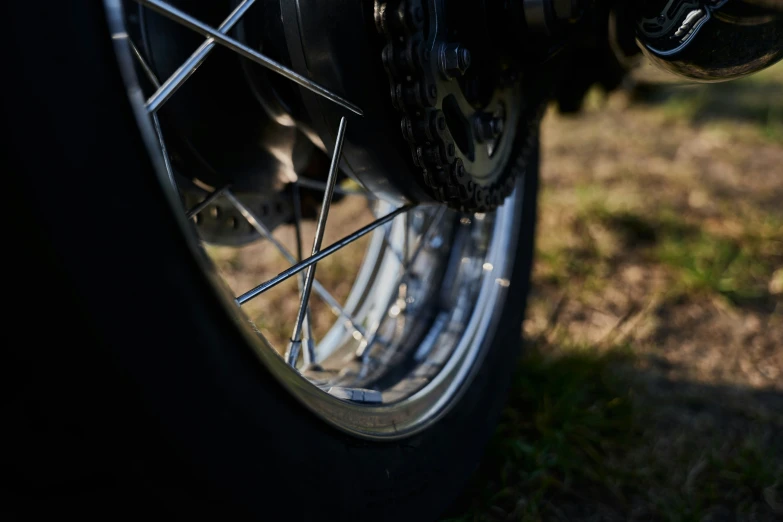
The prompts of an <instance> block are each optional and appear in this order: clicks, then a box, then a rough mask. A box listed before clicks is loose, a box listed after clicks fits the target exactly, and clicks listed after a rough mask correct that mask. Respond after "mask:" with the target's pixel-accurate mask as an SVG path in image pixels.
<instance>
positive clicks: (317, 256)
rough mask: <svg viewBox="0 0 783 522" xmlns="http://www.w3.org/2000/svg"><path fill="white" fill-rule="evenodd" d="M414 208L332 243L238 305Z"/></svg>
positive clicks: (405, 207)
mask: <svg viewBox="0 0 783 522" xmlns="http://www.w3.org/2000/svg"><path fill="white" fill-rule="evenodd" d="M413 208H415V205H403V206H401V207H399V208H397V209H395V210H393V211H391V212H389V213H388V214H386V215H385V216H383V217H381V218H379V219H376V220H375V221H373V222H372V223H370V224H369V225H365V226H364V227H362V228H360V229H359V230H357V231H356V232H353V233H352V234H348V235H347V236H345V237H344V238H342V239H341V240H339V241H337V242H335V243H332V244H331V245H329V246H328V247H326V248H324V249H323V250H321V251H319V252H318V253H317V254H315V255H312V256H310V257H308V258H307V259H304V260H302V261H300V262H299V263H296V264H295V265H293V266H292V267H290V268H288V269H286V270H283V271H282V272H280V273H279V274H277V275H276V276H275V277H273V278H272V279H269V280H268V281H265V282H263V283H261V284H260V285H258V286H256V287H255V288H252V289H250V290H248V291H247V292H245V293H244V294H242V295H240V296H239V297H237V298H236V301H237V303H239V304H245V303H247V302H248V301H250V300H251V299H254V298H256V297H258V296H259V295H261V294H263V293H264V292H266V291H267V290H269V289H271V288H274V287H276V286H277V285H279V284H280V283H282V282H283V281H285V280H286V279H289V278H291V277H293V276H295V275H296V274H298V273H299V272H301V271H302V270H304V269H306V268H307V267H309V266H311V265H313V264H315V263H317V262H319V261H320V260H322V259H323V258H325V257H328V256H330V255H332V254H334V253H335V252H337V251H338V250H340V249H342V248H344V247H346V246H348V245H350V244H351V243H353V242H354V241H356V240H357V239H359V238H361V237H364V236H366V235H367V234H369V233H370V232H372V231H373V230H375V229H376V228H378V227H381V226H383V225H385V224H386V223H388V222H390V221H391V220H392V219H394V218H396V217H397V216H399V215H400V214H403V213H405V212H408V211H410V210H411V209H413Z"/></svg>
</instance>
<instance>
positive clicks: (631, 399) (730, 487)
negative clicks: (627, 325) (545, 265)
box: [451, 343, 783, 522]
mask: <svg viewBox="0 0 783 522" xmlns="http://www.w3.org/2000/svg"><path fill="white" fill-rule="evenodd" d="M544 353H547V354H548V355H544ZM634 362H635V357H634V356H633V355H632V353H631V352H630V351H629V349H628V347H625V346H620V347H615V348H613V349H610V350H608V351H603V352H598V351H596V350H594V349H592V347H590V346H580V345H568V344H567V343H564V344H560V345H559V347H558V349H557V355H551V350H550V349H549V348H548V347H546V346H544V347H541V346H532V347H531V349H530V351H529V353H528V355H527V356H526V357H524V358H523V360H522V361H521V362H520V366H519V370H518V372H517V375H516V378H515V380H514V383H513V387H512V390H511V394H510V400H509V404H508V406H507V408H506V410H505V411H504V414H503V420H502V421H501V423H500V425H499V427H498V428H497V432H496V434H495V437H494V439H493V442H492V444H491V446H490V448H489V450H488V453H487V457H486V458H485V461H484V462H483V464H482V467H481V468H480V470H479V472H478V474H477V475H476V477H474V480H473V484H472V486H471V488H470V490H469V491H468V492H467V494H466V498H468V499H470V501H469V502H464V501H463V504H462V505H460V506H459V509H460V510H462V511H463V514H462V515H461V516H460V517H458V518H454V519H451V520H455V521H457V520H458V521H464V522H467V521H491V520H568V519H571V518H577V519H590V520H604V519H606V518H608V519H618V520H623V519H626V518H628V517H631V516H632V515H634V514H636V515H643V516H642V517H641V518H642V519H644V520H676V521H690V520H694V521H698V520H703V519H704V517H705V516H707V515H710V514H715V513H726V512H728V513H729V514H730V515H731V517H730V518H731V519H753V518H754V517H760V518H757V519H759V520H772V519H773V518H772V510H771V508H770V506H771V505H773V504H774V503H775V502H776V498H778V497H779V495H780V493H781V492H780V487H781V486H783V474H782V473H783V468H782V467H781V464H780V461H779V460H776V459H775V458H771V457H772V455H773V453H772V452H773V451H774V444H775V440H774V435H773V437H772V438H771V437H770V436H769V433H767V436H766V438H764V437H762V436H759V435H757V434H754V433H743V434H740V435H739V436H734V435H728V434H726V433H725V432H721V431H715V432H711V431H710V430H706V432H705V433H698V430H697V431H696V432H692V431H690V430H692V427H691V426H689V425H687V423H683V422H682V421H667V419H666V418H665V415H662V413H661V410H663V409H664V406H665V405H664V406H662V405H661V404H659V403H656V402H654V401H650V400H648V399H647V398H646V397H645V396H644V392H643V391H639V390H637V388H638V382H637V383H634V376H635V374H634V370H633V367H634ZM662 416H663V417H664V421H665V424H664V428H663V429H664V430H666V434H667V435H668V436H669V437H670V439H671V440H666V441H665V442H664V443H663V447H661V444H662V441H661V438H660V435H661V434H660V431H659V428H658V427H655V426H656V424H658V423H660V422H661V417H662ZM651 427H655V428H652V429H651Z"/></svg>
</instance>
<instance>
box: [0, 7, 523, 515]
mask: <svg viewBox="0 0 783 522" xmlns="http://www.w3.org/2000/svg"><path fill="white" fill-rule="evenodd" d="M2 11H4V14H5V16H4V17H3V19H4V20H5V21H6V33H5V37H6V38H5V42H6V44H7V47H6V52H5V55H4V61H5V67H6V71H10V72H11V74H10V75H9V76H7V77H6V78H5V79H4V81H2V82H0V84H1V85H0V89H2V107H3V113H2V119H1V122H2V123H1V125H2V129H3V136H5V140H4V143H3V148H4V149H5V150H4V151H3V156H2V158H3V159H2V161H3V167H4V168H3V172H4V177H5V181H6V183H5V185H4V188H5V190H6V201H7V203H10V205H11V208H10V210H9V214H7V215H6V218H7V220H8V223H9V225H8V226H7V227H6V233H10V234H11V237H10V238H8V237H6V247H7V249H8V250H6V256H5V257H6V260H7V261H8V260H9V259H10V261H11V265H10V268H6V270H7V272H6V273H7V274H8V275H10V276H11V277H10V278H9V279H8V280H7V284H6V285H5V287H4V290H5V295H4V298H5V300H6V302H7V303H13V304H14V311H13V312H11V315H10V318H9V316H8V315H6V320H7V321H8V322H7V323H6V324H7V327H6V328H4V331H5V332H6V336H7V337H8V338H7V339H6V340H5V342H4V345H5V346H6V358H5V360H4V362H3V364H2V365H1V366H0V367H1V368H2V370H0V372H2V375H0V378H2V382H3V383H5V384H6V385H7V390H6V392H5V393H4V395H3V397H4V402H5V405H4V407H3V415H4V425H5V426H6V427H7V428H6V429H5V430H4V432H6V434H7V435H10V437H9V438H7V439H6V444H5V447H4V449H3V450H2V459H3V461H4V465H3V466H2V467H1V468H0V469H2V471H0V473H2V474H3V475H2V477H0V480H2V482H3V483H4V484H5V485H4V486H3V489H4V496H5V498H6V499H8V500H7V501H5V502H2V503H0V506H2V507H0V509H2V510H3V511H4V512H6V513H5V514H6V515H12V516H10V517H8V516H6V517H3V519H4V520H15V519H25V520H26V519H37V518H40V517H41V516H42V515H43V514H44V513H49V512H50V511H53V512H56V513H58V514H62V513H71V512H73V513H76V514H78V515H79V516H80V517H81V518H82V519H84V518H102V519H112V520H115V519H118V518H120V519H121V518H136V519H138V517H139V516H144V517H146V518H149V517H150V516H155V515H160V514H162V513H166V514H167V516H168V517H173V518H177V519H179V518H186V517H187V518H189V519H192V518H193V517H194V516H196V517H198V518H199V519H201V518H204V517H206V516H210V517H213V518H215V517H220V518H221V519H243V518H250V517H253V518H255V519H265V520H298V519H301V520H316V519H320V520H323V519H326V520H332V519H334V520H337V519H339V520H369V519H372V520H432V519H434V518H436V517H437V516H438V515H439V514H440V513H442V511H443V510H444V509H445V508H446V507H447V506H448V505H449V503H450V502H452V501H453V500H454V499H455V497H456V495H458V494H459V492H460V490H461V488H462V487H463V485H464V484H465V482H466V480H467V479H468V477H469V475H470V473H471V472H472V471H473V469H474V468H475V466H476V465H477V463H478V461H479V459H480V456H481V452H482V449H483V446H484V445H485V443H486V442H487V440H488V438H489V437H490V435H491V433H492V431H493V429H494V425H495V422H496V420H497V417H498V415H499V413H500V410H501V408H502V406H503V402H504V400H505V390H506V387H507V384H508V382H509V378H510V374H511V372H512V370H513V367H514V362H515V360H516V358H517V355H518V353H519V350H520V341H519V340H520V325H521V321H522V317H523V313H524V304H525V299H526V296H527V292H528V281H529V272H530V264H531V257H532V252H533V231H534V222H535V215H536V191H537V172H535V171H534V170H535V169H532V168H531V169H529V170H528V173H527V176H526V178H525V196H524V199H525V201H524V205H523V207H522V212H523V215H522V223H523V226H522V229H521V231H520V236H519V241H518V245H517V252H516V264H515V269H514V277H513V278H512V280H511V287H510V296H511V299H510V302H508V306H507V307H506V308H505V311H504V313H503V318H502V321H501V325H502V326H501V328H499V329H498V331H497V332H495V342H494V345H493V347H492V348H491V349H490V350H488V352H487V355H486V358H485V360H484V363H483V365H482V368H481V370H480V372H479V373H478V374H477V375H476V377H475V379H474V380H473V381H472V382H471V384H470V388H469V389H468V391H467V393H465V394H464V395H463V397H462V399H461V400H460V401H459V403H458V404H456V405H455V407H454V408H453V409H452V410H451V411H450V413H448V414H447V415H446V416H445V417H444V418H442V419H441V420H440V421H438V422H437V423H436V424H435V425H434V426H432V427H431V428H429V429H427V430H426V431H424V432H422V433H420V434H418V435H416V436H413V437H410V438H408V439H405V440H402V441H398V442H393V443H392V442H389V443H379V442H368V441H366V440H360V439H357V438H354V437H350V436H347V435H345V434H343V433H341V432H339V431H338V430H336V429H334V428H332V427H330V426H329V425H327V424H326V423H325V422H323V421H321V420H320V419H318V418H317V417H316V416H314V415H313V414H311V413H310V412H309V411H307V410H306V409H305V408H304V407H302V406H301V405H300V404H299V403H298V402H297V401H296V400H294V398H293V397H292V396H290V395H289V394H288V393H287V392H285V391H284V390H283V388H282V387H281V385H280V384H279V383H278V382H277V381H276V380H275V379H274V378H272V376H271V375H270V374H269V373H268V372H267V370H266V369H265V367H264V366H263V365H262V364H260V363H259V361H258V359H257V358H256V357H255V356H254V355H253V353H252V351H251V350H250V349H248V347H247V345H246V343H245V341H244V339H243V338H242V336H241V335H240V333H239V331H238V329H237V328H236V325H235V323H234V319H233V318H232V317H231V315H230V314H229V313H228V312H227V311H226V309H225V308H224V307H223V305H222V304H221V303H220V302H219V301H218V300H217V299H215V289H214V287H213V286H212V284H211V282H210V281H209V280H208V278H207V277H206V276H205V274H204V273H203V272H202V271H201V270H200V269H199V267H198V265H197V263H196V262H195V260H194V258H193V257H192V255H191V251H190V250H189V248H188V246H187V244H186V241H185V238H184V237H183V235H182V234H181V231H180V229H179V228H178V227H177V225H176V223H175V221H174V219H172V217H173V212H174V210H173V208H172V206H171V205H170V204H169V201H168V200H167V199H166V198H165V196H164V193H163V190H162V189H161V186H160V184H159V181H158V179H157V178H156V176H154V175H153V170H152V165H151V163H150V161H149V158H148V156H147V155H146V154H145V151H144V147H143V144H142V143H141V139H140V137H139V136H138V132H135V131H134V129H135V128H136V127H135V125H136V123H135V120H134V118H133V115H132V112H131V109H130V105H129V102H128V100H127V97H126V93H125V86H124V84H123V82H122V80H121V78H120V76H119V72H118V70H117V66H116V62H115V56H114V54H113V49H112V46H111V44H110V37H109V33H108V29H107V24H106V21H105V17H104V16H105V15H104V12H103V5H102V2H100V1H97V0H71V1H69V2H62V1H54V0H52V1H37V2H5V3H3V6H2ZM534 164H537V161H536V162H535V163H534ZM11 246H12V247H11ZM8 355H10V357H8ZM9 511H10V513H9ZM0 516H2V514H0Z"/></svg>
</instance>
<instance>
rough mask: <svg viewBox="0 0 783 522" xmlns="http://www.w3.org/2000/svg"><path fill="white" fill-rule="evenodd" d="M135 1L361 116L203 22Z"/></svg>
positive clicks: (154, 1) (154, 2) (157, 1)
mask: <svg viewBox="0 0 783 522" xmlns="http://www.w3.org/2000/svg"><path fill="white" fill-rule="evenodd" d="M136 1H137V2H138V3H140V4H141V5H144V6H147V7H149V8H150V9H153V10H154V11H157V12H158V13H160V14H162V15H163V16H165V17H167V18H170V19H171V20H174V21H175V22H177V23H179V24H181V25H183V26H185V27H188V28H189V29H192V30H194V31H196V32H198V33H201V34H202V35H204V36H206V37H211V38H212V39H213V40H214V41H215V43H218V44H220V45H223V46H224V47H227V48H229V49H231V50H232V51H234V52H235V53H237V54H239V55H241V56H243V57H245V58H247V59H248V60H251V61H253V62H256V63H257V64H259V65H261V66H263V67H266V68H267V69H269V70H271V71H274V72H276V73H278V74H280V75H281V76H284V77H285V78H288V79H289V80H291V81H293V82H295V83H297V84H299V85H301V86H302V87H304V88H305V89H308V90H310V91H312V92H314V93H316V94H319V95H321V96H323V97H324V98H326V99H328V100H330V101H332V102H334V103H336V104H337V105H339V106H341V107H344V108H346V109H348V110H349V111H351V112H354V113H356V114H358V115H359V116H361V115H362V114H363V113H362V110H361V109H360V108H359V107H357V106H356V105H354V104H352V103H351V102H349V101H347V100H345V99H343V98H341V97H340V96H338V95H336V94H334V93H333V92H331V91H329V90H328V89H326V88H325V87H322V86H321V85H319V84H317V83H315V82H313V81H312V80H309V79H307V78H305V77H304V76H302V75H301V74H299V73H297V72H295V71H293V70H291V69H289V68H287V67H285V66H283V65H281V64H279V63H277V62H275V61H274V60H271V59H269V58H267V57H266V56H264V55H263V54H261V53H259V52H257V51H255V50H253V49H251V48H250V47H248V46H246V45H244V44H243V43H241V42H239V41H238V40H235V39H233V38H231V37H229V36H226V35H224V34H222V33H221V32H220V31H218V30H216V29H214V28H213V27H210V26H208V25H206V24H204V23H203V22H201V21H199V20H197V19H195V18H193V17H192V16H190V15H189V14H187V13H185V12H183V11H180V10H179V9H177V8H176V7H173V6H172V5H170V4H168V3H166V2H163V1H161V0H136Z"/></svg>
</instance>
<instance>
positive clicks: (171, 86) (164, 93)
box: [146, 0, 256, 112]
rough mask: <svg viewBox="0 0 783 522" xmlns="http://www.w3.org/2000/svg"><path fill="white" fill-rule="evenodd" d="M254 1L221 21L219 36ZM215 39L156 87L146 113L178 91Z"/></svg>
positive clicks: (246, 1) (198, 50) (227, 30)
mask: <svg viewBox="0 0 783 522" xmlns="http://www.w3.org/2000/svg"><path fill="white" fill-rule="evenodd" d="M255 1H256V0H244V1H243V2H242V3H241V4H239V5H238V6H237V7H236V9H234V10H233V11H232V12H231V14H230V15H229V16H228V18H226V19H225V20H223V23H221V24H220V25H219V26H218V28H217V30H218V31H219V32H220V33H221V34H228V32H229V31H230V30H231V28H232V27H234V25H235V24H236V23H237V22H238V21H239V19H240V18H242V16H243V15H244V14H245V13H246V12H247V10H248V9H250V6H252V5H253V4H254V3H255ZM215 45H216V44H215V39H214V38H212V37H209V38H207V39H206V40H204V43H202V44H201V45H200V46H199V47H198V49H196V50H195V51H193V54H191V55H190V57H189V58H188V59H187V60H185V63H183V64H182V65H181V66H180V67H179V69H177V70H176V71H174V74H172V75H171V76H170V77H169V79H168V80H166V81H165V82H163V85H158V86H157V89H158V90H157V91H155V93H154V94H153V95H152V96H150V97H149V99H147V103H146V107H147V111H149V112H156V111H157V110H158V109H159V108H160V107H161V105H163V104H164V103H166V101H167V100H168V99H169V98H171V96H172V95H173V94H174V93H175V92H177V89H179V88H180V87H181V86H182V84H183V83H185V81H186V80H187V79H188V78H190V76H191V75H192V74H193V73H194V72H196V69H198V66H199V65H201V64H202V63H203V62H204V60H206V59H207V56H209V53H211V52H212V49H214V48H215Z"/></svg>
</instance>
